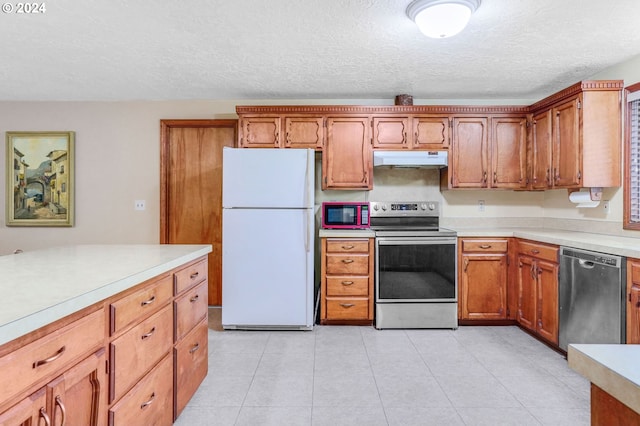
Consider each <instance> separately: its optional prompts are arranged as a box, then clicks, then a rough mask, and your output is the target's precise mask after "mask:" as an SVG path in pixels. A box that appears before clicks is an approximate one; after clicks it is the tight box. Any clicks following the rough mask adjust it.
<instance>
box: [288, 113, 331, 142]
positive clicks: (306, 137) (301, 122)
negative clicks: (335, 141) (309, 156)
mask: <svg viewBox="0 0 640 426" xmlns="http://www.w3.org/2000/svg"><path fill="white" fill-rule="evenodd" d="M284 128H285V138H284V146H285V148H310V149H319V150H321V149H322V145H323V144H324V118H322V117H285V118H284Z"/></svg>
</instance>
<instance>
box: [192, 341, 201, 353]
mask: <svg viewBox="0 0 640 426" xmlns="http://www.w3.org/2000/svg"><path fill="white" fill-rule="evenodd" d="M198 349H200V343H196V344H195V345H193V347H192V348H191V349H189V353H190V354H192V353H194V352H195V351H197V350H198Z"/></svg>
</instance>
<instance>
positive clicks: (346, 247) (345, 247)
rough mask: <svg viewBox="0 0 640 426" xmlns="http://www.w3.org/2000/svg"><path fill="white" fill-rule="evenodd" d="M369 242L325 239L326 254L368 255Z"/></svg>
mask: <svg viewBox="0 0 640 426" xmlns="http://www.w3.org/2000/svg"><path fill="white" fill-rule="evenodd" d="M368 252H369V240H338V239H333V238H330V239H327V253H368Z"/></svg>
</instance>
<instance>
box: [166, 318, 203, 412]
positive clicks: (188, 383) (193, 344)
mask: <svg viewBox="0 0 640 426" xmlns="http://www.w3.org/2000/svg"><path fill="white" fill-rule="evenodd" d="M208 331H209V329H208V328H207V320H206V319H204V320H202V321H200V323H199V324H197V325H196V327H195V328H194V329H193V330H191V332H190V333H189V334H187V335H186V336H185V337H184V339H182V341H181V342H180V343H178V344H177V345H176V348H175V349H174V356H175V362H174V365H175V368H176V371H175V375H176V379H175V389H176V397H175V398H176V400H175V406H176V411H175V415H176V417H177V416H179V415H180V413H181V412H182V410H183V409H184V407H185V406H186V405H187V402H189V400H190V399H191V397H192V396H193V394H194V393H195V392H196V389H198V386H200V383H202V380H204V378H205V376H206V375H207V371H208V347H207V344H208V341H209V337H208Z"/></svg>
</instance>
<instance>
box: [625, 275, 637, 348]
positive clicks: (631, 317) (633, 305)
mask: <svg viewBox="0 0 640 426" xmlns="http://www.w3.org/2000/svg"><path fill="white" fill-rule="evenodd" d="M628 306H629V309H628V310H627V343H633V344H638V343H640V285H632V286H631V289H630V291H629V305H628Z"/></svg>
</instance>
